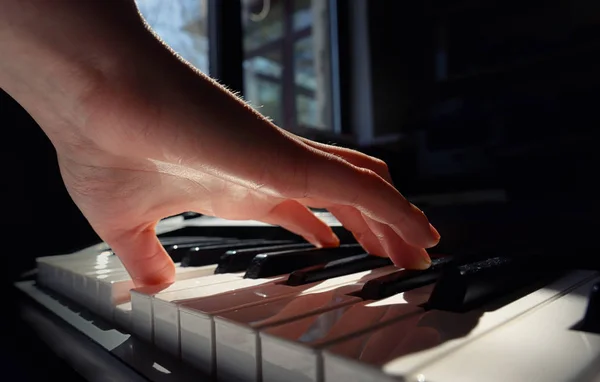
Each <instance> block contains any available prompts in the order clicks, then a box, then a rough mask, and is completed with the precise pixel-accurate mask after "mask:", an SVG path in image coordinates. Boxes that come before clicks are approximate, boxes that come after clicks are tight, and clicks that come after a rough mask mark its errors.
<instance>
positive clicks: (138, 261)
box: [0, 0, 440, 285]
mask: <svg viewBox="0 0 600 382" xmlns="http://www.w3.org/2000/svg"><path fill="white" fill-rule="evenodd" d="M0 9H2V12H0V57H1V59H0V87H2V89H4V90H5V91H6V92H7V93H9V94H10V95H11V96H12V97H13V98H14V99H15V100H17V101H18V102H19V103H20V104H21V105H22V106H23V107H24V108H25V109H26V110H27V111H28V112H29V113H30V114H31V115H32V117H33V118H34V119H35V120H36V121H37V122H38V124H39V125H40V127H41V128H42V129H43V130H44V132H45V133H46V135H47V136H48V138H49V139H50V141H51V142H52V144H53V145H54V147H55V148H56V152H57V157H58V162H59V166H60V170H61V175H62V177H63V180H64V182H65V185H66V187H67V190H68V192H69V194H70V195H71V197H72V198H73V200H74V202H75V203H76V204H77V206H78V207H79V208H80V210H81V211H82V213H83V214H84V215H85V217H86V218H87V219H88V221H89V222H90V224H91V226H92V227H93V228H94V230H95V231H96V232H97V233H98V235H99V236H100V237H101V238H102V239H103V240H104V241H106V242H107V243H108V244H109V245H110V246H111V247H112V248H113V249H114V250H115V252H116V253H117V255H118V256H119V258H120V259H121V260H122V262H123V263H124V265H125V267H126V268H127V270H128V271H129V273H130V274H131V276H132V278H133V279H134V280H135V282H136V284H138V285H148V284H157V283H164V282H171V281H172V280H173V278H174V265H173V263H172V261H171V259H170V258H169V257H168V255H167V253H166V252H165V251H164V249H163V248H162V246H161V245H160V243H159V241H158V239H157V237H156V233H155V225H156V224H157V222H158V221H159V220H160V219H162V218H164V217H167V216H171V215H174V214H178V213H182V212H185V211H195V212H199V213H202V214H206V215H211V216H217V217H221V218H225V219H253V220H258V221H262V222H266V223H270V224H274V225H279V226H281V227H283V228H285V229H287V230H289V231H291V232H294V233H296V234H298V235H300V236H302V237H304V238H305V239H306V240H307V241H309V242H311V243H313V244H314V245H316V246H336V245H338V244H339V240H338V239H337V237H336V236H335V235H334V234H333V232H332V230H331V229H330V228H329V227H328V226H327V225H326V224H324V223H323V222H322V221H321V220H319V219H317V218H316V217H315V216H314V214H313V213H312V212H311V211H310V210H309V209H308V208H309V207H316V208H327V209H328V210H329V211H330V212H331V213H332V214H334V215H335V216H336V217H337V218H338V219H339V220H340V222H341V223H342V224H343V225H344V226H345V227H346V228H347V229H348V230H350V231H351V232H352V233H353V234H354V236H355V237H356V239H357V240H358V242H360V244H361V245H362V246H363V247H364V248H365V250H366V251H368V252H370V253H372V254H374V255H377V256H388V257H390V258H391V259H392V260H393V261H394V263H395V264H396V265H398V266H403V267H409V268H420V269H422V268H426V267H428V265H429V263H430V260H429V256H428V254H427V251H426V249H427V248H431V247H433V246H435V245H436V244H437V243H438V241H439V239H440V237H439V234H438V233H437V231H436V230H435V228H433V226H432V225H431V224H430V223H429V222H428V220H427V218H426V216H425V215H424V214H423V213H422V212H421V211H420V210H419V209H418V208H417V207H416V206H414V205H412V204H411V203H409V202H408V201H407V200H406V199H405V198H404V197H403V196H402V194H401V193H400V192H399V191H398V190H397V189H396V188H395V187H394V185H393V184H392V182H391V178H390V175H389V172H388V170H387V166H386V164H385V163H384V162H382V161H381V160H379V159H376V158H373V157H370V156H367V155H365V154H362V153H360V152H357V151H353V150H349V149H344V148H340V147H335V146H329V145H324V144H320V143H316V142H313V141H310V140H307V139H304V138H302V137H298V136H295V135H293V134H291V133H289V132H287V131H285V130H283V129H281V128H279V127H277V126H276V125H274V124H273V123H271V122H270V121H269V120H268V119H267V118H265V117H263V116H262V115H260V114H259V113H258V112H256V111H255V110H253V109H251V108H250V107H248V106H247V105H246V104H245V103H244V102H243V101H242V100H240V99H239V98H237V97H236V96H235V95H233V94H232V93H231V92H229V91H228V90H227V89H225V88H223V87H222V86H220V85H219V84H218V83H217V82H215V81H213V80H211V79H210V78H208V77H207V76H205V75H204V74H202V73H199V72H198V71H196V70H194V69H193V68H191V67H190V66H189V65H187V64H186V63H185V62H183V61H182V60H181V59H179V58H178V57H177V56H176V55H175V54H174V53H172V52H171V51H170V50H169V49H167V48H166V47H165V46H164V45H163V44H162V43H161V42H160V41H159V40H158V39H157V38H156V37H155V36H154V35H153V34H152V33H151V32H150V31H149V30H148V28H147V27H146V26H145V24H144V22H143V20H142V18H141V16H140V15H139V13H138V11H137V9H136V7H135V3H134V2H133V1H132V0H114V1H96V0H94V1H92V0H89V1H86V0H81V1H76V0H52V1H50V0H0Z"/></svg>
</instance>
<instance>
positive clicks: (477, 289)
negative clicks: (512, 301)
mask: <svg viewBox="0 0 600 382" xmlns="http://www.w3.org/2000/svg"><path fill="white" fill-rule="evenodd" d="M546 265H550V264H543V263H540V262H539V261H537V262H536V261H535V260H533V259H530V258H520V259H516V258H506V257H495V258H492V259H487V260H484V261H479V262H476V263H471V264H464V265H460V266H452V267H448V268H446V269H445V270H444V272H442V274H441V275H440V278H439V280H438V281H437V283H436V285H435V287H434V289H433V292H432V293H431V296H430V297H429V301H428V302H427V304H426V307H427V308H428V309H439V310H445V311H451V312H464V311H466V310H469V309H471V308H473V307H475V305H477V304H481V303H486V302H491V300H492V299H493V298H495V297H499V296H501V295H502V294H507V293H509V292H512V291H515V290H516V289H517V288H521V287H524V286H526V285H528V284H532V283H536V282H539V281H540V280H541V279H542V278H544V277H548V276H550V275H554V274H556V272H555V271H554V270H553V269H552V266H550V267H546Z"/></svg>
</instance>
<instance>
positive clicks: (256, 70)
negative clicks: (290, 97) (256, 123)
mask: <svg viewBox="0 0 600 382" xmlns="http://www.w3.org/2000/svg"><path fill="white" fill-rule="evenodd" d="M281 76H282V64H281V50H279V49H274V50H272V51H266V52H264V54H263V55H260V56H254V57H249V58H247V59H246V60H244V87H245V90H244V93H245V94H244V95H245V97H244V98H245V99H246V100H247V101H248V102H249V103H250V105H252V106H253V107H254V108H255V109H256V110H258V111H259V112H260V113H261V114H262V115H264V116H266V117H269V118H271V119H272V120H273V122H274V123H276V124H278V125H281V123H282V109H283V104H282V100H283V97H282V85H281Z"/></svg>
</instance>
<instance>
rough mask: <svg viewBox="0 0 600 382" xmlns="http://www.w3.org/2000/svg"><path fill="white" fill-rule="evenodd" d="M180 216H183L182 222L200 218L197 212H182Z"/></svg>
mask: <svg viewBox="0 0 600 382" xmlns="http://www.w3.org/2000/svg"><path fill="white" fill-rule="evenodd" d="M181 216H183V220H190V219H195V218H199V217H200V216H202V215H201V214H199V213H197V212H191V211H190V212H184V213H182V214H181Z"/></svg>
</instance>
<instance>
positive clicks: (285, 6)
mask: <svg viewBox="0 0 600 382" xmlns="http://www.w3.org/2000/svg"><path fill="white" fill-rule="evenodd" d="M328 4H329V2H328V1H327V0H243V11H242V12H243V14H242V18H243V25H244V29H243V33H244V54H245V63H244V68H245V78H244V86H245V89H244V93H245V98H246V99H247V100H248V101H249V102H250V104H251V105H253V106H255V107H257V109H258V110H259V111H260V112H261V113H263V114H264V115H266V116H267V117H271V118H273V120H274V121H275V123H277V124H278V125H279V126H281V127H283V128H285V129H288V130H292V131H293V130H296V129H299V128H305V127H308V128H318V129H322V130H331V129H332V128H333V127H332V123H331V121H332V110H331V105H332V101H331V67H330V46H329V40H330V36H329V9H328ZM267 71H271V72H270V73H267ZM264 75H269V78H268V79H267V78H265V77H264ZM265 81H268V82H269V83H270V85H269V86H270V87H269V89H270V90H268V91H269V92H270V93H269V94H274V93H272V92H274V90H275V88H277V90H278V91H279V99H277V100H271V104H270V107H271V109H269V110H270V111H269V112H270V113H272V114H267V108H266V106H264V107H262V108H259V107H260V105H264V104H265V103H264V97H263V96H262V95H261V94H260V92H266V91H267V90H266V89H267V87H265V86H266V85H265V84H264V82H265ZM275 84H277V85H275Z"/></svg>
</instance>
